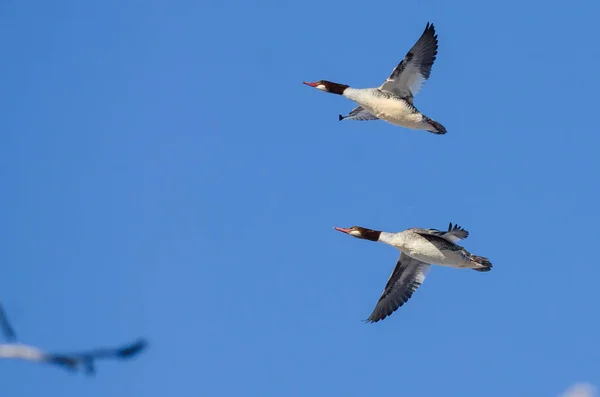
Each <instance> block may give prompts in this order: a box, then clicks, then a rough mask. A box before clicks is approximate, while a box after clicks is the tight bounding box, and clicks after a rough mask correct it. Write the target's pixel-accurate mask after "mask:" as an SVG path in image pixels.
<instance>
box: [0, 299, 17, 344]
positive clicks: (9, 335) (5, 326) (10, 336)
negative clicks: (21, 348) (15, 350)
mask: <svg viewBox="0 0 600 397" xmlns="http://www.w3.org/2000/svg"><path fill="white" fill-rule="evenodd" d="M0 328H2V333H3V334H4V337H5V338H6V340H8V341H9V342H13V341H15V340H16V339H17V335H16V334H15V330H14V329H13V327H12V326H11V325H10V322H9V321H8V316H7V315H6V311H5V310H4V307H3V306H2V303H0Z"/></svg>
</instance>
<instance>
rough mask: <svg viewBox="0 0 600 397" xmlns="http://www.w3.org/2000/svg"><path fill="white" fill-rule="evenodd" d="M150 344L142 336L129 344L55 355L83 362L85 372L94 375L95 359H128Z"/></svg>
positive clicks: (63, 358) (79, 362)
mask: <svg viewBox="0 0 600 397" xmlns="http://www.w3.org/2000/svg"><path fill="white" fill-rule="evenodd" d="M147 346H148V342H147V341H146V340H145V339H143V338H140V339H138V340H136V341H134V342H132V343H129V344H127V345H123V346H119V347H115V348H111V347H109V348H100V349H95V350H90V351H84V352H79V353H73V354H60V355H59V354H57V355H53V357H59V358H60V359H62V360H70V361H72V362H76V363H78V364H81V365H82V366H83V367H84V369H85V372H87V373H88V374H89V375H93V374H94V373H95V372H96V369H95V365H94V364H95V361H96V360H98V359H100V360H102V359H127V358H130V357H133V356H136V355H137V354H139V353H141V352H142V351H143V350H144V349H145V348H146V347H147Z"/></svg>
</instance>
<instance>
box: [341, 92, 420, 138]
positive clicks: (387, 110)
mask: <svg viewBox="0 0 600 397" xmlns="http://www.w3.org/2000/svg"><path fill="white" fill-rule="evenodd" d="M371 90H372V89H367V90H364V91H363V90H358V89H351V88H348V89H346V91H344V94H343V95H344V96H345V97H347V98H348V99H351V100H353V101H354V102H356V103H358V104H359V105H360V106H362V107H363V109H365V110H367V111H368V112H370V113H372V114H373V115H375V116H377V117H378V118H380V119H381V120H385V121H387V122H388V123H391V124H394V125H398V126H401V127H406V128H412V129H415V130H426V129H428V128H431V127H430V126H429V125H428V124H427V123H425V122H423V115H422V114H421V113H419V112H416V113H415V111H414V108H411V107H409V106H408V104H407V103H406V102H405V101H403V100H400V99H392V98H385V97H381V96H377V95H374V94H373V93H371V92H370V91H371Z"/></svg>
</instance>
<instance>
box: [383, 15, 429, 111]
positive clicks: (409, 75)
mask: <svg viewBox="0 0 600 397" xmlns="http://www.w3.org/2000/svg"><path fill="white" fill-rule="evenodd" d="M437 51H438V41H437V35H436V34H435V28H434V27H433V24H429V23H427V26H426V27H425V31H424V32H423V34H422V35H421V37H420V38H419V40H417V42H416V43H415V45H414V46H413V47H412V48H411V49H410V51H408V53H407V54H406V55H405V56H404V59H403V60H402V62H400V63H399V64H398V66H396V67H395V68H394V70H393V71H392V74H391V75H390V77H388V78H387V80H386V81H385V83H383V84H382V85H381V87H379V89H381V90H384V91H388V92H391V93H393V94H396V95H398V96H399V97H401V98H407V99H409V100H412V98H413V97H414V96H415V95H417V93H418V92H419V90H421V88H422V87H423V85H424V84H425V81H426V80H427V79H428V78H429V76H430V75H431V68H432V67H433V62H434V61H435V57H436V55H437Z"/></svg>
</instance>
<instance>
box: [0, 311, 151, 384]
mask: <svg viewBox="0 0 600 397" xmlns="http://www.w3.org/2000/svg"><path fill="white" fill-rule="evenodd" d="M0 324H1V326H0V328H2V332H3V333H4V334H5V337H6V338H7V339H8V340H10V341H13V340H15V338H16V336H15V333H14V331H13V329H12V327H11V326H10V323H9V322H8V318H7V317H6V313H5V312H4V310H3V309H2V306H1V305H0ZM147 344H148V343H147V341H146V340H145V339H142V338H140V339H138V340H136V341H134V342H133V343H130V344H127V345H124V346H120V347H116V348H104V349H96V350H92V351H88V352H83V353H73V354H55V353H47V352H45V351H43V350H41V349H40V348H38V347H36V346H31V345H25V344H22V343H5V344H0V359H3V358H8V359H11V358H12V359H21V360H29V361H37V362H43V363H48V364H55V365H58V366H60V367H62V368H66V369H69V370H77V369H78V368H79V367H81V366H82V367H83V368H84V370H85V372H86V373H87V374H88V375H93V374H94V373H95V367H94V362H95V360H97V359H106V358H116V359H125V358H130V357H133V356H135V355H137V354H138V353H140V352H141V351H142V350H144V348H146V346H147Z"/></svg>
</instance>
